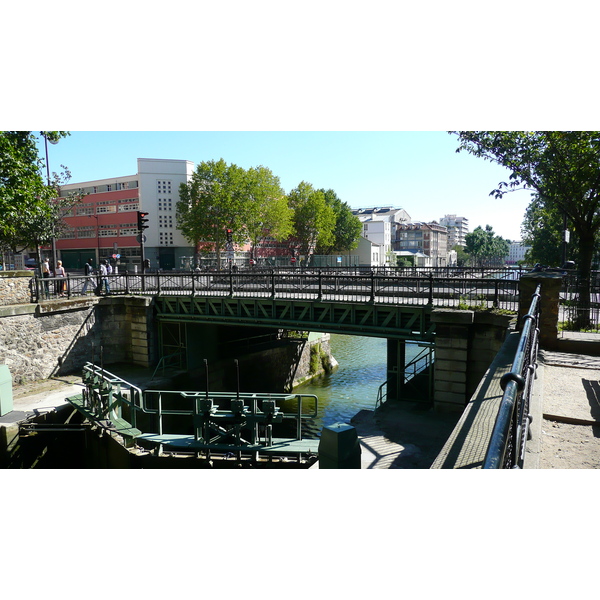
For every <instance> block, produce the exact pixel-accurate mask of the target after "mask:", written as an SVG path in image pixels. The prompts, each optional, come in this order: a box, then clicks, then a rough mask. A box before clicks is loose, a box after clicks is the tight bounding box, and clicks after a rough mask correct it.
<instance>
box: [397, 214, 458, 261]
mask: <svg viewBox="0 0 600 600" xmlns="http://www.w3.org/2000/svg"><path fill="white" fill-rule="evenodd" d="M393 250H394V252H395V253H397V254H398V255H399V256H411V255H412V256H413V257H414V258H415V265H416V266H423V267H445V266H447V265H448V232H447V229H446V227H444V226H442V225H440V224H439V223H436V222H435V221H433V222H431V223H420V222H415V223H402V224H399V225H398V226H397V228H396V237H395V240H394V243H393Z"/></svg>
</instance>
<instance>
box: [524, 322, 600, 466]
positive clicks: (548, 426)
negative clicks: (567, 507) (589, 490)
mask: <svg viewBox="0 0 600 600" xmlns="http://www.w3.org/2000/svg"><path fill="white" fill-rule="evenodd" d="M578 335H579V336H582V335H586V334H578ZM590 335H591V334H587V336H588V337H589V336H590ZM596 337H600V336H596ZM538 358H539V366H538V369H537V379H536V381H535V383H534V396H533V398H532V406H531V409H532V414H533V422H532V425H531V430H532V439H531V440H529V441H528V442H527V446H526V457H525V465H524V466H525V468H526V469H598V468H600V357H598V356H592V355H589V354H575V353H566V352H552V351H548V350H540V352H539V357H538Z"/></svg>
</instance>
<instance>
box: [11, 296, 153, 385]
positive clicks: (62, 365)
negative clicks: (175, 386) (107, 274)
mask: <svg viewBox="0 0 600 600" xmlns="http://www.w3.org/2000/svg"><path fill="white" fill-rule="evenodd" d="M150 305H151V300H150V299H146V298H130V297H122V298H118V297H114V298H111V297H108V298H89V299H88V298H81V299H73V300H63V301H57V302H45V303H42V304H38V305H36V304H25V305H13V306H4V307H1V308H0V364H6V365H8V367H9V369H10V371H11V375H12V377H13V383H14V384H15V385H18V384H20V383H24V382H26V381H36V380H38V379H46V378H48V377H51V376H53V375H61V374H67V373H74V372H77V371H79V370H80V369H81V368H82V367H83V365H84V364H85V362H86V361H91V360H92V358H93V359H94V361H96V362H98V363H100V360H101V357H102V361H103V362H104V364H112V363H117V362H125V361H126V362H132V363H134V364H140V365H142V366H148V365H149V364H150V363H151V362H152V360H153V358H154V356H155V350H154V336H153V333H152V329H153V328H152V325H151V324H152V320H151V319H152V309H151V306H150Z"/></svg>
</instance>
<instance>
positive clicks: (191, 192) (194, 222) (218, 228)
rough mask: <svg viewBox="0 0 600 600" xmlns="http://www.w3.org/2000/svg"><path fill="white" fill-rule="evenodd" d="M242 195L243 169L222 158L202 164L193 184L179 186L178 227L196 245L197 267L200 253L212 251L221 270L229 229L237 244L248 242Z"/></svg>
mask: <svg viewBox="0 0 600 600" xmlns="http://www.w3.org/2000/svg"><path fill="white" fill-rule="evenodd" d="M243 192H244V170H243V169H242V168H241V167H238V166H237V165H234V164H230V165H228V164H227V163H226V162H225V161H224V160H223V159H222V158H221V159H219V160H218V161H214V160H211V161H206V162H202V163H200V164H199V165H198V166H197V167H196V170H195V171H194V173H193V174H192V177H191V178H190V181H188V182H187V183H182V184H181V185H180V186H179V201H178V202H177V205H176V210H177V224H178V227H179V229H180V230H181V233H182V234H183V236H184V237H185V238H186V239H187V240H188V241H189V242H191V243H192V244H193V245H194V249H195V263H196V265H197V264H198V253H199V252H200V250H201V249H204V248H212V249H214V251H215V252H216V253H217V268H219V269H220V268H221V250H222V249H223V248H225V246H226V240H227V229H231V230H232V232H233V234H232V237H233V241H234V243H235V242H237V243H243V242H245V241H246V233H245V230H244V225H245V223H244V198H243Z"/></svg>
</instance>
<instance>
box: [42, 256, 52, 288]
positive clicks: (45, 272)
mask: <svg viewBox="0 0 600 600" xmlns="http://www.w3.org/2000/svg"><path fill="white" fill-rule="evenodd" d="M42 277H43V279H44V280H45V281H44V295H45V297H46V298H49V297H50V282H49V281H48V280H49V279H50V261H49V259H47V258H45V259H44V262H43V263H42Z"/></svg>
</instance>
